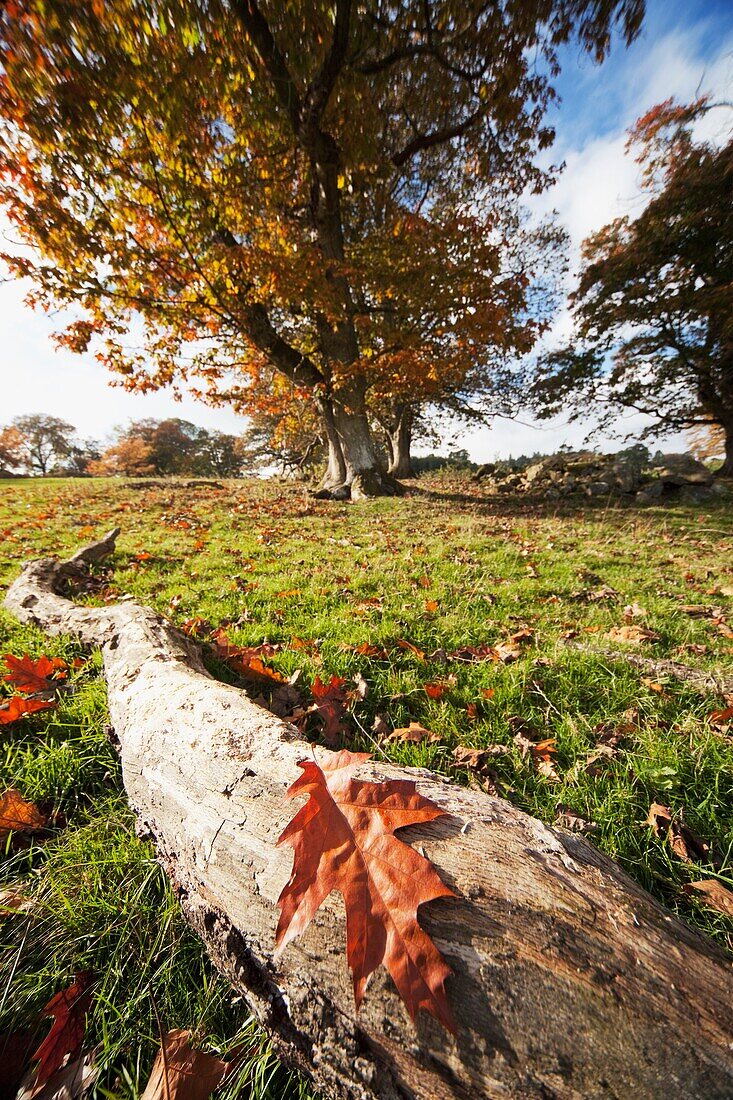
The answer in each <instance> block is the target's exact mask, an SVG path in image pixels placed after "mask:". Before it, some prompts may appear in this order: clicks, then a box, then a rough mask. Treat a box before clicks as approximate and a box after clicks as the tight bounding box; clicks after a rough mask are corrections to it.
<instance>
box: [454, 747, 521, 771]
mask: <svg viewBox="0 0 733 1100" xmlns="http://www.w3.org/2000/svg"><path fill="white" fill-rule="evenodd" d="M510 751H511V750H510V748H509V746H508V745H486V746H485V747H484V748H482V749H469V748H467V746H466V745H457V746H456V748H455V749H454V750H453V763H454V764H456V765H457V767H459V768H470V770H471V771H474V772H479V773H481V772H485V771H487V770H490V768H489V761H491V760H496V758H497V756H506V755H507V753H509V752H510Z"/></svg>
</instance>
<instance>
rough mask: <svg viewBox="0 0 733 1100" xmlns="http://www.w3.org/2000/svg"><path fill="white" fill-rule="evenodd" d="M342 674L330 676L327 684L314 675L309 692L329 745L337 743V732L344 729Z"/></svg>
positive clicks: (344, 681)
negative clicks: (314, 702)
mask: <svg viewBox="0 0 733 1100" xmlns="http://www.w3.org/2000/svg"><path fill="white" fill-rule="evenodd" d="M345 683H346V680H345V679H344V678H343V676H332V677H331V679H330V680H329V681H328V683H327V684H324V683H323V681H322V680H321V677H320V676H316V678H315V680H314V681H313V685H312V687H311V693H312V695H313V698H314V699H315V700H316V710H317V712H318V717H319V718H320V719H321V721H322V723H323V736H324V738H325V740H326V743H327V744H329V745H337V744H338V740H339V734H340V733H341V732H342V731H343V729H344V724H343V717H344V714H345V713H346V701H347V700H346V693H345V691H344V689H343V688H344V684H345Z"/></svg>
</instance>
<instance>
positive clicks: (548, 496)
mask: <svg viewBox="0 0 733 1100" xmlns="http://www.w3.org/2000/svg"><path fill="white" fill-rule="evenodd" d="M561 495H562V494H561V493H560V490H559V489H555V488H552V487H551V488H549V489H547V490H546V491H545V500H559V499H560V497H561Z"/></svg>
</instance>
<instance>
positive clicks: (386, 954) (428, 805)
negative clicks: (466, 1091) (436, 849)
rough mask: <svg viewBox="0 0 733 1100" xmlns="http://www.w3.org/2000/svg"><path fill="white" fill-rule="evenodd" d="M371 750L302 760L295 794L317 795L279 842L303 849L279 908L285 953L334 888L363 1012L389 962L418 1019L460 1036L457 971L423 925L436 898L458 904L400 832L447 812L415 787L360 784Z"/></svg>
mask: <svg viewBox="0 0 733 1100" xmlns="http://www.w3.org/2000/svg"><path fill="white" fill-rule="evenodd" d="M368 759H369V754H368V753H352V752H348V751H346V750H345V749H344V750H342V751H341V752H338V753H332V752H328V753H327V752H324V751H321V752H320V753H319V760H320V763H319V762H318V761H316V760H315V759H314V760H302V761H300V764H299V766H300V767H301V768H302V769H303V774H302V776H300V778H298V779H296V781H295V782H294V783H293V784H292V786H291V787H290V788H289V790H288V797H289V798H294V797H297V796H298V795H303V794H307V795H309V798H308V801H307V802H306V804H305V805H304V806H302V807H301V809H300V810H299V811H298V812H297V814H296V815H295V817H294V818H293V819H292V821H291V822H290V824H289V825H288V826H287V827H286V829H285V830H284V832H283V833H282V835H281V836H280V838H279V840H278V844H289V845H290V846H291V847H292V848H293V851H294V856H295V858H294V861H293V871H292V874H291V876H290V880H289V882H288V883H287V885H286V886H285V887H284V889H283V891H282V893H281V894H280V897H279V899H278V904H279V905H280V909H281V912H280V920H279V921H278V926H277V952H276V954H278V955H279V954H281V953H282V951H284V949H285V948H286V947H287V945H288V944H289V943H290V942H291V940H293V939H295V937H296V936H299V935H301V934H302V933H303V932H304V931H305V930H306V928H307V927H308V925H309V924H310V922H311V920H312V919H313V916H314V915H315V913H316V911H317V910H318V908H319V907H320V906H321V905H322V903H323V902H324V901H325V900H326V898H327V897H328V895H329V894H330V893H331V891H332V890H338V891H339V892H340V893H341V894H342V896H343V898H344V902H345V904H346V956H347V959H348V963H349V966H350V968H351V972H352V976H353V983H354V999H355V1000H356V1006H357V1009H358V1007H359V1005H360V1004H361V1001H362V998H363V996H364V990H365V988H366V983H367V978H368V977H369V975H370V974H372V973H373V971H374V970H376V968H377V967H378V966H379V965H380V963H384V965H385V966H386V967H387V969H388V970H389V972H390V974H391V975H392V978H393V980H394V983H395V985H396V986H397V990H398V992H399V994H400V996H401V997H402V1000H403V1001H404V1002H405V1004H406V1006H407V1009H408V1011H409V1013H410V1015H411V1016H412V1018H413V1020H414V1019H415V1018H416V1016H417V1013H418V1011H419V1010H420V1009H421V1008H422V1009H424V1010H425V1011H427V1012H429V1013H431V1015H433V1016H435V1018H436V1019H437V1020H440V1022H441V1023H442V1024H443V1025H444V1026H445V1027H446V1028H448V1030H449V1031H455V1025H454V1022H453V1018H452V1014H451V1011H450V1008H449V1006H448V1001H447V998H446V993H445V979H446V978H447V977H448V975H449V974H450V973H451V971H450V969H449V968H448V966H447V965H446V963H445V960H444V959H443V957H442V955H441V954H440V953H439V952H438V950H437V948H436V947H435V944H434V943H433V941H432V940H431V939H430V937H429V936H428V935H427V933H426V932H424V931H423V929H422V928H421V927H420V925H419V924H418V923H417V910H418V907H419V906H420V905H422V904H423V903H424V902H427V901H432V900H433V899H434V898H441V897H455V896H456V895H455V894H454V893H453V891H452V890H450V889H449V888H448V887H447V886H445V885H444V884H443V883H442V882H441V880H440V878H439V877H438V875H437V873H436V871H435V869H434V868H433V866H432V865H431V864H430V863H429V862H428V860H427V859H425V858H424V856H421V855H419V853H418V852H416V851H414V850H413V849H412V848H410V847H409V846H408V845H407V844H404V843H403V842H402V841H401V840H398V839H397V837H395V836H394V835H393V834H394V831H395V830H396V829H401V828H403V827H404V826H406V825H415V824H418V823H420V822H425V821H433V820H435V818H437V817H442V816H443V815H444V814H445V811H444V810H441V809H440V808H439V807H438V806H436V805H435V804H434V803H432V802H430V801H428V799H426V798H423V796H422V795H420V794H418V793H417V791H416V790H415V784H414V783H413V782H412V781H411V780H390V781H389V782H384V783H368V782H363V781H361V780H358V779H354V778H352V773H353V771H354V769H355V768H356V767H357V766H358V765H359V764H361V763H363V761H365V760H368Z"/></svg>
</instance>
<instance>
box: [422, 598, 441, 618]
mask: <svg viewBox="0 0 733 1100" xmlns="http://www.w3.org/2000/svg"><path fill="white" fill-rule="evenodd" d="M425 610H426V611H427V613H428V615H434V614H435V612H436V611H437V610H438V601H437V600H426V601H425Z"/></svg>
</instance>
